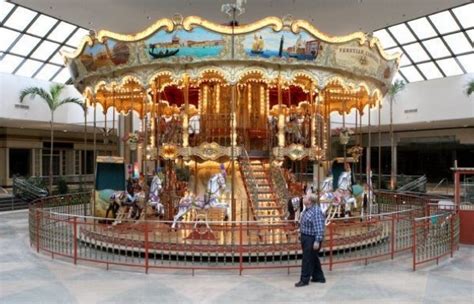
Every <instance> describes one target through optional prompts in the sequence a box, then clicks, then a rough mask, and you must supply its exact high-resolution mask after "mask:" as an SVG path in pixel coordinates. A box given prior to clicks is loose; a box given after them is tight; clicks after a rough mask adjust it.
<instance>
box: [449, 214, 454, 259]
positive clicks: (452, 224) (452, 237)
mask: <svg viewBox="0 0 474 304" xmlns="http://www.w3.org/2000/svg"><path fill="white" fill-rule="evenodd" d="M455 215H456V214H454V215H451V218H450V219H449V221H450V225H451V229H449V230H450V231H449V232H450V238H451V257H453V252H454V216H455Z"/></svg>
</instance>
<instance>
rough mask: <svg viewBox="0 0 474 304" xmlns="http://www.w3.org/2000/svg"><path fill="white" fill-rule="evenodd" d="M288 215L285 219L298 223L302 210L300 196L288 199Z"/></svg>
mask: <svg viewBox="0 0 474 304" xmlns="http://www.w3.org/2000/svg"><path fill="white" fill-rule="evenodd" d="M287 205H288V217H287V218H286V220H288V221H294V222H295V223H298V222H299V221H300V216H301V212H303V210H304V205H303V198H302V197H300V196H295V197H292V198H290V199H289V200H288V204H287Z"/></svg>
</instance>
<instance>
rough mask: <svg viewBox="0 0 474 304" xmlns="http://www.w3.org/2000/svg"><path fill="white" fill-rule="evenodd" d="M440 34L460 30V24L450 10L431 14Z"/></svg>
mask: <svg viewBox="0 0 474 304" xmlns="http://www.w3.org/2000/svg"><path fill="white" fill-rule="evenodd" d="M428 18H430V19H431V21H432V22H433V24H434V25H435V27H436V28H437V29H438V32H439V33H440V34H446V33H450V32H454V31H459V26H458V25H457V24H456V21H454V18H453V17H452V16H451V14H450V13H449V12H448V11H444V12H441V13H437V14H434V15H431V16H429V17H428Z"/></svg>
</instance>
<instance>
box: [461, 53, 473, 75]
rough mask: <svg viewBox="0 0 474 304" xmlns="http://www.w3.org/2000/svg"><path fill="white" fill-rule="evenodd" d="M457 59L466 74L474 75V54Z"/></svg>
mask: <svg viewBox="0 0 474 304" xmlns="http://www.w3.org/2000/svg"><path fill="white" fill-rule="evenodd" d="M457 58H458V60H459V62H461V64H462V66H463V67H464V69H465V70H466V72H468V73H474V54H469V55H463V56H458V57H457Z"/></svg>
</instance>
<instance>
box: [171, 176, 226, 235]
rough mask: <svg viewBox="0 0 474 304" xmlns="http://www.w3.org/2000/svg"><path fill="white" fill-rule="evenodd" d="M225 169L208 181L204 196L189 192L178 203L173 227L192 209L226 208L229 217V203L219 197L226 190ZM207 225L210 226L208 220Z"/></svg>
mask: <svg viewBox="0 0 474 304" xmlns="http://www.w3.org/2000/svg"><path fill="white" fill-rule="evenodd" d="M225 176H226V174H225V171H224V172H221V173H218V174H215V175H214V176H212V177H211V178H210V179H209V181H208V182H207V193H206V195H205V196H204V197H196V196H194V194H193V193H188V194H187V195H185V196H184V197H183V198H181V200H180V201H179V203H178V213H177V214H176V215H175V216H174V218H173V224H172V225H171V228H172V229H175V228H176V225H177V223H178V221H179V220H180V219H181V218H182V217H183V216H184V215H185V214H187V213H188V212H189V211H191V210H192V209H196V210H199V211H201V210H207V209H209V208H223V209H225V210H226V215H225V216H226V218H229V212H230V210H229V204H227V203H224V202H221V201H220V200H219V197H220V196H221V194H222V192H223V191H224V190H225V186H226V180H225ZM206 226H207V227H208V228H209V226H208V224H207V222H206Z"/></svg>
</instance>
